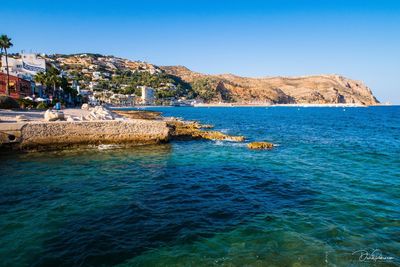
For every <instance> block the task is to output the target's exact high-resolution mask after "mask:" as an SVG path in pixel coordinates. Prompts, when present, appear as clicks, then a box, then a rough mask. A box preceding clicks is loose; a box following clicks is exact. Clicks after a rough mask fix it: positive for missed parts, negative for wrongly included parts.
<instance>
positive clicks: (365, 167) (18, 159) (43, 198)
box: [0, 107, 400, 266]
mask: <svg viewBox="0 0 400 267" xmlns="http://www.w3.org/2000/svg"><path fill="white" fill-rule="evenodd" d="M156 110H161V111H163V112H164V115H165V116H177V117H183V118H185V119H195V120H199V121H201V122H203V123H210V124H214V125H215V126H216V129H217V130H222V131H223V132H226V133H229V134H235V135H245V136H246V137H247V138H248V140H249V141H254V140H267V141H271V142H273V143H274V144H276V145H278V146H277V147H276V148H275V149H273V150H271V151H250V150H248V149H247V148H246V145H245V144H241V143H232V142H221V141H217V142H214V141H189V142H188V141H186V142H185V141H176V142H172V143H171V144H166V145H159V146H143V147H137V148H130V149H103V148H99V149H82V150H70V151H63V152H41V153H30V154H1V155H0V169H1V172H0V266H112V265H118V266H399V265H400V107H370V108H345V109H343V108H283V107H275V108H157V109H156ZM375 249H377V250H379V251H380V252H379V251H376V252H375V254H374V255H375V256H377V255H378V254H379V253H381V255H382V257H385V258H384V259H382V258H380V259H375V260H374V259H364V261H363V260H360V256H361V253H362V252H358V251H360V250H365V251H367V252H369V253H372V252H373V250H375Z"/></svg>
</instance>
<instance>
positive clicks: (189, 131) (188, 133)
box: [114, 110, 245, 142]
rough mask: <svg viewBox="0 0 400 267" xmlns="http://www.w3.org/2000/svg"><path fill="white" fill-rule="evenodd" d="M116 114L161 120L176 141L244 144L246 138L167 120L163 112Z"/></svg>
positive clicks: (185, 122)
mask: <svg viewBox="0 0 400 267" xmlns="http://www.w3.org/2000/svg"><path fill="white" fill-rule="evenodd" d="M114 112H115V113H117V114H119V115H121V116H124V117H126V118H130V119H138V118H140V119H145V120H161V121H164V122H166V123H167V125H168V127H169V128H170V138H171V139H174V140H200V139H206V140H224V141H232V142H243V141H244V140H245V138H244V136H231V135H227V134H224V133H221V132H218V131H211V130H209V129H211V128H213V126H212V125H205V124H200V123H199V122H196V121H184V120H180V119H177V118H166V117H162V116H161V112H156V111H148V110H114Z"/></svg>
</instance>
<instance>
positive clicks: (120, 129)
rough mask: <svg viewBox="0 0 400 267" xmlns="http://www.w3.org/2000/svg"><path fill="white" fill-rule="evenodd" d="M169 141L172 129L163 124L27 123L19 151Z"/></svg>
mask: <svg viewBox="0 0 400 267" xmlns="http://www.w3.org/2000/svg"><path fill="white" fill-rule="evenodd" d="M168 140H169V128H168V127H167V124H166V123H165V122H162V121H146V120H127V121H117V120H104V121H74V122H68V121H57V122H51V123H46V122H41V123H27V124H25V125H24V126H23V127H22V128H21V142H20V143H18V144H17V148H19V149H22V150H44V149H50V148H62V147H71V146H79V145H100V144H114V145H141V144H156V143H163V142H167V141H168Z"/></svg>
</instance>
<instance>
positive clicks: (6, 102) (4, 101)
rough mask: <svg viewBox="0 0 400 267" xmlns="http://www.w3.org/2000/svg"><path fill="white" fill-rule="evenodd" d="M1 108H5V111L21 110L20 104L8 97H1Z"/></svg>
mask: <svg viewBox="0 0 400 267" xmlns="http://www.w3.org/2000/svg"><path fill="white" fill-rule="evenodd" d="M0 108H3V109H14V108H19V104H18V102H17V101H16V100H15V99H14V98H12V97H9V96H6V95H0Z"/></svg>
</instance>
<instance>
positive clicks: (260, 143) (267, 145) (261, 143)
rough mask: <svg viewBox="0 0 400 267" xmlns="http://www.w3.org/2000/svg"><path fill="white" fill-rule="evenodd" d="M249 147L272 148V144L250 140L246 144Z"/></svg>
mask: <svg viewBox="0 0 400 267" xmlns="http://www.w3.org/2000/svg"><path fill="white" fill-rule="evenodd" d="M247 147H248V148H249V149H258V150H260V149H272V148H273V147H274V145H273V144H272V143H269V142H252V143H249V144H248V145H247Z"/></svg>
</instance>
